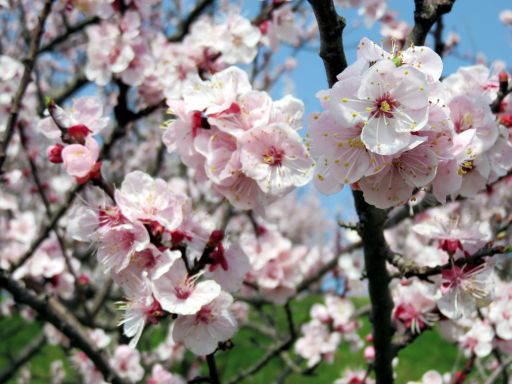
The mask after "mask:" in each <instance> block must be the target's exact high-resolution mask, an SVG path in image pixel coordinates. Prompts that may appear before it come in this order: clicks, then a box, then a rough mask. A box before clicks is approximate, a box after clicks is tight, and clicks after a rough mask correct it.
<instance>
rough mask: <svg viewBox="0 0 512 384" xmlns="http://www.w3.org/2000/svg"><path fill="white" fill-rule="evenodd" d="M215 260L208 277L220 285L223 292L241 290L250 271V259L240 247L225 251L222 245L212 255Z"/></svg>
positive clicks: (209, 269) (210, 266)
mask: <svg viewBox="0 0 512 384" xmlns="http://www.w3.org/2000/svg"><path fill="white" fill-rule="evenodd" d="M210 258H212V259H213V260H214V262H213V263H212V264H210V265H209V267H208V272H207V276H211V277H212V279H213V280H215V281H216V282H217V283H219V284H220V286H221V287H222V289H223V290H225V291H227V292H234V291H236V290H238V289H239V288H240V286H241V285H242V282H243V280H244V276H245V274H246V273H247V272H248V271H249V269H250V264H249V258H248V257H247V255H246V254H245V252H244V251H243V250H242V248H240V246H238V245H231V246H230V247H229V248H228V249H226V250H224V247H223V246H222V243H220V244H219V246H218V247H217V249H216V250H215V251H213V252H212V253H211V254H210Z"/></svg>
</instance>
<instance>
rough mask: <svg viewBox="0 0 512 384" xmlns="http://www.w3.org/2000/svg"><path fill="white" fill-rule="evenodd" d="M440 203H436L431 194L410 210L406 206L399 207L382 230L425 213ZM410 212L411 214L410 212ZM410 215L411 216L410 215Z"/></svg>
mask: <svg viewBox="0 0 512 384" xmlns="http://www.w3.org/2000/svg"><path fill="white" fill-rule="evenodd" d="M439 205H440V203H439V201H437V199H436V198H435V196H434V195H433V194H432V193H427V194H426V195H425V197H423V199H422V200H421V201H420V202H419V203H418V204H416V205H414V206H413V207H412V209H411V207H409V205H408V204H406V205H403V206H401V207H400V208H398V209H396V210H395V211H394V213H393V214H392V215H390V216H389V218H388V219H387V220H386V222H385V223H384V229H388V228H392V227H394V226H396V225H397V224H400V223H401V222H402V221H404V220H405V219H407V218H410V217H414V216H416V215H417V214H419V213H421V212H424V211H426V210H427V209H429V208H434V207H437V206H439ZM411 211H412V212H411ZM411 213H412V214H411Z"/></svg>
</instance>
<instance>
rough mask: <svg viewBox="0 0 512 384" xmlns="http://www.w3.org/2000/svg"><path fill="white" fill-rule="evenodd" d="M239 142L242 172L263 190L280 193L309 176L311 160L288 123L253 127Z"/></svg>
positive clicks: (275, 193) (299, 184) (303, 183)
mask: <svg viewBox="0 0 512 384" xmlns="http://www.w3.org/2000/svg"><path fill="white" fill-rule="evenodd" d="M239 144H240V162H241V164H242V171H243V172H244V174H245V175H247V176H248V177H250V178H252V179H253V180H255V181H256V182H257V183H258V186H259V187H260V188H261V190H262V191H263V192H265V193H269V194H271V195H278V196H282V195H283V194H285V193H287V192H289V191H290V190H291V189H292V188H294V187H300V186H303V185H305V184H306V183H307V182H309V180H310V179H311V175H312V171H313V168H312V167H313V161H312V160H311V158H310V157H309V155H308V153H307V151H306V149H305V147H304V145H303V144H302V140H301V138H300V136H299V134H298V133H297V132H296V131H294V130H293V129H291V128H290V127H289V126H287V125H284V124H278V123H276V124H271V125H269V126H266V127H259V128H253V129H252V130H250V131H249V132H247V133H246V134H245V135H244V136H242V137H241V138H240V141H239Z"/></svg>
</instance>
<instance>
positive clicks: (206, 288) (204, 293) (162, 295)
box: [152, 260, 221, 315]
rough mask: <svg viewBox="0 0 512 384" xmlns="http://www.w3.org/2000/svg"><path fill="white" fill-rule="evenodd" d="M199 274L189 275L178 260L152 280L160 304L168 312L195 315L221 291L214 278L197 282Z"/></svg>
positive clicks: (182, 263)
mask: <svg viewBox="0 0 512 384" xmlns="http://www.w3.org/2000/svg"><path fill="white" fill-rule="evenodd" d="M198 278H199V275H196V276H193V277H190V276H188V273H187V270H186V268H185V264H184V262H183V261H182V260H176V261H175V262H174V263H173V264H172V266H171V267H170V268H169V270H168V271H167V272H166V273H164V274H162V275H161V276H160V277H158V278H157V279H155V280H153V281H152V290H153V293H154V295H155V297H156V299H157V300H158V301H159V302H160V305H161V306H162V308H163V309H165V310H166V311H167V312H170V313H174V314H178V315H193V314H195V313H197V312H198V311H199V310H200V309H201V307H202V306H203V305H206V304H208V303H210V302H211V301H212V300H214V299H215V298H216V297H217V296H219V294H220V292H221V288H220V286H219V285H218V284H217V283H216V282H215V281H213V280H206V281H200V282H199V283H196V281H197V279H198Z"/></svg>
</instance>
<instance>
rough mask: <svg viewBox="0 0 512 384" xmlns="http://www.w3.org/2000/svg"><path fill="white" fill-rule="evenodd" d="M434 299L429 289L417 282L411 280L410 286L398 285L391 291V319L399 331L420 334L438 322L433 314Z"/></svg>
mask: <svg viewBox="0 0 512 384" xmlns="http://www.w3.org/2000/svg"><path fill="white" fill-rule="evenodd" d="M436 299H437V297H436V295H434V293H433V292H432V290H431V289H430V287H429V286H427V285H426V284H424V283H422V282H419V281H418V280H412V283H411V284H410V285H398V286H397V287H396V289H395V290H393V301H394V302H395V308H394V309H393V319H394V320H395V321H396V322H397V323H398V325H399V326H400V328H399V330H401V332H405V331H406V330H409V331H410V332H413V333H420V332H421V331H422V330H423V329H425V328H426V327H429V326H432V325H433V324H434V322H435V321H436V320H438V316H437V315H435V314H434V313H433V312H434V311H435V309H436Z"/></svg>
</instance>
